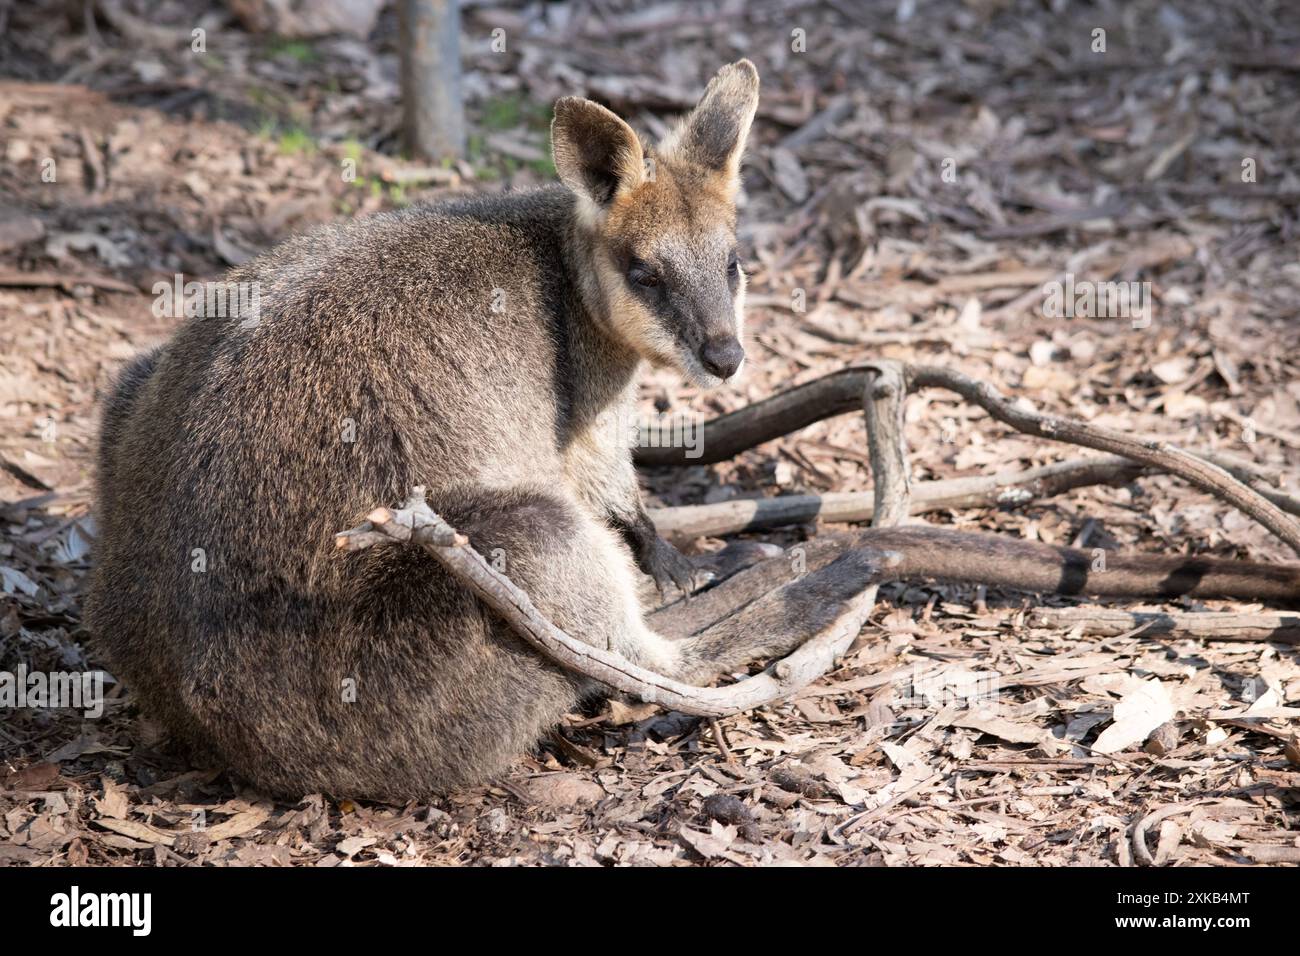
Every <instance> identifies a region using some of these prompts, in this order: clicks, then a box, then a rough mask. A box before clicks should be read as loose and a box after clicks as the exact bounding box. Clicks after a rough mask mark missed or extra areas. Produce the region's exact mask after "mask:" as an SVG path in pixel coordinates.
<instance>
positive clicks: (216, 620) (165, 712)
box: [86, 60, 1061, 800]
mask: <svg viewBox="0 0 1300 956" xmlns="http://www.w3.org/2000/svg"><path fill="white" fill-rule="evenodd" d="M757 102H758V75H757V73H756V72H755V70H754V67H753V65H752V64H750V63H749V62H748V61H743V60H742V61H741V62H739V63H735V64H732V65H730V66H727V67H724V68H723V69H722V70H721V71H720V72H719V73H718V75H717V76H716V77H715V78H714V79H713V81H712V82H711V83H710V84H709V86H708V88H707V90H706V91H705V93H704V95H703V97H702V99H701V100H700V102H699V104H698V105H697V106H696V108H695V110H694V111H693V112H691V113H690V114H689V115H688V116H687V117H686V118H685V119H684V120H683V121H682V122H681V123H680V125H679V126H677V128H676V129H675V130H674V131H673V132H672V133H671V135H669V136H668V137H667V138H666V139H665V140H664V141H663V142H661V143H660V144H659V145H658V146H657V147H653V148H652V147H647V146H644V145H643V144H642V143H641V141H640V140H639V139H638V138H637V136H636V135H635V134H634V133H633V131H632V130H631V129H630V128H629V127H628V125H627V124H626V123H624V122H623V121H622V120H621V119H619V118H618V117H617V116H615V115H614V114H613V113H611V112H610V111H609V110H607V109H605V108H604V107H601V106H599V105H597V104H595V103H592V102H589V101H587V100H583V99H577V98H566V99H562V100H560V101H559V102H558V103H557V104H556V108H555V120H554V125H553V127H552V138H553V143H554V152H555V166H556V169H557V171H558V172H559V176H560V179H561V181H562V185H559V186H555V187H550V188H543V189H539V190H536V191H534V192H528V193H522V194H507V195H502V196H496V197H491V198H481V199H471V200H466V201H459V202H453V203H449V204H443V205H434V206H427V207H417V208H412V209H407V210H405V211H402V212H399V213H391V214H385V215H380V216H376V217H374V218H371V219H368V220H366V221H362V222H355V223H351V224H347V225H342V226H336V227H332V228H327V229H325V230H323V231H320V232H317V233H314V234H311V235H307V236H303V237H299V238H296V239H292V240H290V241H288V242H286V243H284V244H283V245H281V246H280V247H278V248H276V249H274V250H273V251H271V252H269V253H267V254H266V255H264V256H262V257H261V258H259V259H256V260H254V261H252V262H251V263H249V264H247V265H245V266H243V267H242V268H240V269H238V270H236V272H235V273H234V274H233V275H232V277H231V278H232V279H233V280H234V281H238V282H256V283H258V284H259V290H260V314H259V315H258V316H257V320H256V321H251V322H250V321H247V320H245V321H240V319H239V317H235V318H233V319H218V318H194V319H191V320H189V321H187V322H186V323H185V324H184V325H183V326H182V327H181V328H180V329H179V330H178V331H177V333H176V335H175V337H174V338H173V339H172V340H171V341H170V343H168V344H167V345H166V346H164V347H163V348H161V349H159V350H157V351H155V352H152V353H150V354H147V355H144V356H141V357H140V358H139V359H137V360H136V361H135V362H133V363H132V364H131V365H130V366H129V367H128V368H127V369H126V371H125V372H124V373H123V374H122V376H121V378H120V380H119V381H118V383H117V385H116V388H115V391H114V393H113V394H112V396H111V398H110V399H109V401H108V404H107V408H106V410H105V413H104V418H103V426H102V438H101V446H102V447H101V451H100V461H99V476H98V494H99V502H98V508H99V515H100V522H101V529H102V530H101V534H100V537H99V543H98V545H97V553H96V567H95V571H94V576H93V581H92V584H91V589H90V593H89V595H88V597H87V601H86V613H87V620H88V622H89V626H90V628H91V629H92V631H93V633H94V635H95V636H96V638H97V640H99V641H100V642H102V645H103V646H104V647H105V648H106V649H107V650H108V652H109V654H110V657H111V660H112V662H113V666H114V668H115V670H116V671H117V673H118V674H119V676H121V677H122V678H124V679H125V680H126V681H127V682H128V683H129V685H130V686H131V688H132V690H133V692H134V694H135V695H136V698H137V699H138V701H139V702H140V705H141V707H142V708H143V710H144V711H145V712H146V713H148V714H149V715H151V716H153V717H154V718H156V719H158V720H160V721H161V722H162V723H163V724H164V725H165V726H166V727H167V728H168V729H169V730H170V731H171V732H172V733H173V734H174V735H175V736H177V737H179V738H180V739H182V740H184V741H188V742H189V743H190V744H192V745H194V746H196V747H198V748H201V749H203V750H206V751H209V752H212V753H213V754H214V755H215V756H216V757H217V758H218V759H220V760H222V761H224V762H225V763H227V764H228V765H229V766H230V767H231V768H233V769H234V770H235V771H237V772H238V773H239V774H240V775H241V776H242V777H244V778H245V779H247V780H248V781H249V782H251V783H253V784H255V785H256V786H259V787H261V788H264V789H266V790H269V791H272V792H275V793H280V794H286V795H290V796H297V795H301V794H302V793H305V792H312V791H324V792H326V793H329V794H332V795H336V796H344V795H347V796H358V797H381V798H391V799H398V800H401V799H407V798H411V797H418V796H422V795H426V794H429V793H433V792H438V791H445V790H447V789H449V788H452V787H456V786H459V785H463V784H467V783H472V782H475V781H480V780H483V779H485V778H487V777H490V776H491V775H494V774H496V773H497V772H499V771H501V770H502V769H503V768H504V767H506V766H507V765H508V764H509V763H510V762H511V761H512V760H513V759H515V758H516V757H517V756H518V755H519V754H521V753H523V752H525V751H527V750H528V749H529V748H531V747H533V746H534V745H535V744H536V743H537V741H538V740H539V739H540V738H541V737H542V736H543V735H544V734H545V733H546V732H547V731H548V730H549V729H550V728H552V727H553V726H554V725H555V724H556V722H557V721H558V720H559V719H560V717H561V716H562V715H563V714H564V713H565V712H566V711H568V710H570V709H571V708H572V707H573V706H574V705H575V703H576V702H577V700H578V699H579V698H580V697H581V696H582V695H583V694H586V693H589V692H591V691H593V690H595V688H593V687H591V686H589V683H588V682H584V681H583V680H581V679H580V678H578V677H575V676H574V675H572V674H570V673H568V672H566V671H563V670H561V669H560V668H559V667H557V666H554V665H552V664H551V663H550V662H548V661H547V660H545V659H543V658H542V657H541V656H539V655H538V654H537V653H535V652H534V651H533V650H531V649H530V648H529V647H527V646H526V645H524V644H523V643H522V642H521V641H520V640H518V639H517V638H516V637H515V636H514V634H513V633H512V632H511V631H510V630H509V629H508V628H507V627H506V626H505V625H503V624H501V623H500V622H499V621H498V620H496V619H495V617H493V616H492V615H491V614H490V613H488V612H487V611H486V610H485V609H484V608H483V607H482V606H481V605H480V604H479V603H478V601H477V600H476V599H475V598H474V597H473V596H471V595H470V594H469V593H468V592H467V591H465V590H464V589H463V588H462V587H460V586H459V585H458V584H457V583H456V582H454V581H453V580H452V579H451V578H449V577H448V576H447V575H446V573H445V572H443V571H442V570H441V569H440V568H439V567H438V566H437V565H436V563H435V562H434V561H433V560H432V558H431V557H430V556H429V555H427V554H426V553H424V552H422V551H420V550H418V549H402V548H387V549H385V548H375V549H371V550H365V551H360V552H351V553H349V552H341V551H338V550H336V549H335V547H334V540H333V538H334V533H335V532H337V531H339V530H341V529H343V528H347V527H350V526H352V525H355V524H357V523H358V522H359V521H360V520H361V518H362V517H363V516H364V515H365V514H366V513H367V512H368V511H370V510H371V509H372V508H374V507H375V505H376V504H379V503H384V502H394V503H395V502H397V501H399V500H401V499H402V498H403V497H404V496H405V495H406V494H407V492H408V491H409V489H410V488H411V487H412V486H413V485H417V484H418V485H424V486H425V487H426V488H427V489H428V497H429V503H430V505H431V506H432V507H433V508H434V509H435V510H436V511H438V512H439V513H441V514H442V515H443V516H444V517H445V518H446V519H447V520H448V521H449V522H450V523H451V524H452V525H453V526H454V527H456V528H457V529H459V530H460V531H462V532H463V533H465V534H466V535H468V537H469V539H470V541H471V543H472V544H474V545H475V547H477V548H478V550H479V551H481V552H482V553H483V554H485V555H492V556H494V559H499V560H500V561H501V562H502V564H503V570H504V571H505V572H506V573H507V574H508V576H509V577H510V578H511V579H513V580H514V581H515V583H517V584H518V585H519V586H521V587H522V588H523V589H524V590H525V591H527V592H528V594H529V595H530V596H531V598H532V600H533V602H534V604H536V606H537V607H538V608H539V609H540V610H541V611H542V612H543V613H545V614H546V615H547V616H548V617H549V618H550V619H551V620H552V621H554V622H555V623H556V624H557V625H558V626H560V627H561V628H564V629H566V630H567V631H569V633H571V634H573V635H575V636H580V637H583V638H584V639H588V640H593V641H596V640H599V641H601V642H603V643H604V644H605V645H606V646H608V647H609V648H611V649H614V650H617V651H619V652H620V653H622V654H623V655H625V656H626V657H628V658H630V659H632V660H633V661H635V662H636V663H638V664H641V665H643V666H645V667H648V668H652V669H654V670H657V671H660V672H662V673H664V674H668V675H671V676H674V677H677V678H680V679H684V680H688V681H694V682H699V683H705V682H708V681H709V680H711V679H712V678H714V677H716V676H717V675H719V674H722V673H726V672H730V671H734V670H736V669H737V668H739V667H741V666H742V665H744V664H745V663H746V662H748V661H751V660H754V659H757V658H761V657H770V656H775V655H779V654H784V653H786V652H789V651H790V650H792V649H793V648H794V647H795V646H797V645H798V644H799V643H800V642H801V641H802V640H803V639H804V638H806V637H807V636H808V635H809V634H811V633H813V632H815V631H817V630H818V629H819V628H820V627H822V626H824V625H825V624H826V623H827V622H829V621H830V620H832V619H833V618H834V616H835V615H836V614H837V613H838V612H839V611H840V610H841V609H842V607H843V602H844V601H846V600H848V599H850V598H851V597H852V596H853V595H855V594H857V593H858V592H859V591H860V590H861V588H862V587H863V586H864V584H865V583H866V581H867V580H868V578H869V576H870V575H871V573H872V571H873V569H872V567H871V565H870V561H869V559H868V557H867V556H866V552H863V551H860V550H849V551H847V552H845V553H844V554H841V555H840V556H839V557H837V558H835V560H833V561H831V562H830V563H829V564H826V565H825V566H824V567H822V568H820V569H819V570H816V571H815V572H813V573H809V574H807V575H805V576H803V577H801V578H799V579H797V580H792V581H790V582H789V583H786V584H784V585H783V586H781V587H780V588H778V589H776V590H775V591H774V592H773V593H772V594H770V595H768V596H767V599H764V600H761V601H757V602H755V603H753V604H751V605H749V606H747V607H745V608H744V609H742V610H740V611H739V612H737V613H736V614H734V615H731V616H729V617H726V618H724V619H723V620H722V621H720V622H719V623H716V624H714V625H712V626H711V627H708V628H706V629H704V630H703V631H701V632H700V633H698V634H696V635H695V636H691V637H686V638H682V639H680V640H668V639H666V638H664V637H662V636H660V635H658V634H656V633H655V632H654V631H652V630H651V629H650V627H649V626H648V625H647V624H646V623H645V620H644V617H643V609H642V608H641V606H640V604H639V601H638V597H637V588H636V583H637V578H636V571H635V569H636V567H639V568H640V569H642V570H643V571H645V572H647V573H649V574H651V575H653V576H654V577H655V579H656V580H657V581H659V582H661V583H662V582H664V581H675V582H678V583H680V584H683V585H685V584H687V583H688V581H689V573H690V564H689V563H688V562H687V561H686V560H685V559H684V558H683V557H682V556H681V555H679V554H678V553H677V552H676V551H675V550H673V549H672V548H671V547H670V546H668V545H667V544H665V543H664V542H663V541H661V540H660V539H659V538H658V536H657V535H656V534H655V531H654V527H653V525H652V524H651V522H650V521H649V519H648V518H647V516H646V512H645V510H644V508H643V507H642V505H641V502H640V498H639V493H638V489H637V483H636V478H635V475H634V473H633V469H632V463H631V455H630V450H629V448H628V447H627V444H626V438H625V437H622V436H625V435H626V431H625V430H623V429H620V427H619V424H620V421H626V419H627V417H628V416H630V414H631V408H632V403H633V399H634V390H635V385H636V376H637V372H638V369H639V367H640V366H641V365H642V364H643V363H644V362H650V363H653V364H655V365H659V366H669V367H673V368H675V369H678V370H680V371H681V372H682V374H684V375H685V376H687V377H688V378H690V379H691V380H693V381H695V382H697V383H699V384H701V385H712V384H717V383H720V382H722V381H724V380H726V379H728V378H730V377H732V376H733V375H734V374H735V373H736V372H737V371H738V369H739V368H740V365H741V363H742V361H743V359H744V352H743V350H742V347H741V344H740V337H741V320H742V319H741V312H742V302H743V298H744V287H745V278H744V274H743V272H742V271H741V269H740V266H739V264H738V261H737V258H736V252H735V205H734V199H735V195H736V191H737V188H738V176H739V166H740V158H741V153H742V151H743V148H744V144H745V139H746V136H747V133H748V131H749V126H750V123H751V121H752V119H753V116H754V111H755V108H756V105H757ZM651 170H652V171H653V175H651V173H650V171H651ZM934 546H935V547H943V546H944V545H943V544H942V543H940V544H937V545H934ZM997 547H999V548H1004V547H1009V548H1011V551H1012V552H1014V553H1015V554H1019V553H1020V552H1015V549H1014V546H1013V545H1007V544H998V545H997ZM1028 554H1029V557H1028V558H1025V557H1024V555H1022V556H1021V558H1022V559H1023V560H1028V561H1030V562H1032V563H1033V564H1034V565H1035V566H1042V565H1043V563H1044V562H1047V563H1048V571H1049V572H1050V570H1051V567H1052V565H1051V562H1052V561H1053V560H1055V561H1056V562H1057V563H1058V564H1059V563H1060V560H1061V559H1059V558H1056V559H1054V558H1053V557H1052V556H1051V555H1050V554H1047V555H1044V554H1043V553H1039V552H1036V551H1032V550H1031V551H1030V552H1028ZM1007 560H1008V561H1011V560H1012V558H1008V559H1007ZM971 563H972V573H973V575H974V576H976V577H978V572H979V571H980V569H981V568H987V566H988V563H989V557H988V555H980V556H979V560H974V561H972V562H971ZM999 563H1000V564H1002V562H999ZM1004 566H1007V567H1009V566H1010V565H1009V564H1006V565H1004ZM1045 577H1046V578H1047V579H1050V578H1051V574H1050V573H1047V574H1046V575H1045Z"/></svg>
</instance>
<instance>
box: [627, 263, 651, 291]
mask: <svg viewBox="0 0 1300 956" xmlns="http://www.w3.org/2000/svg"><path fill="white" fill-rule="evenodd" d="M627 277H628V279H630V280H631V281H632V282H635V283H636V284H637V285H639V286H644V287H645V288H647V289H653V288H654V287H655V286H657V285H658V284H659V274H658V273H657V272H655V271H654V270H653V269H651V268H650V267H649V266H648V265H646V264H645V263H644V262H634V263H632V265H631V266H630V267H629V268H628V270H627Z"/></svg>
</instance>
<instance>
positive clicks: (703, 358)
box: [700, 336, 745, 381]
mask: <svg viewBox="0 0 1300 956" xmlns="http://www.w3.org/2000/svg"><path fill="white" fill-rule="evenodd" d="M744 361H745V350H744V348H743V347H742V346H741V344H740V341H739V340H738V339H737V338H735V337H734V336H722V337H719V338H714V339H709V340H708V341H707V342H705V343H704V345H703V346H702V347H701V348H700V364H701V365H703V366H704V370H705V371H706V372H708V373H709V374H710V375H716V376H717V377H718V378H720V379H723V380H724V381H725V380H726V379H729V378H731V376H733V375H735V374H736V372H738V371H740V366H741V363H742V362H744Z"/></svg>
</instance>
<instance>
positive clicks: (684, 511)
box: [650, 455, 1300, 538]
mask: <svg viewBox="0 0 1300 956" xmlns="http://www.w3.org/2000/svg"><path fill="white" fill-rule="evenodd" d="M1147 473H1149V469H1147V468H1145V467H1144V466H1142V465H1139V464H1137V463H1135V462H1132V461H1129V460H1128V459H1127V458H1123V457H1121V456H1119V455H1104V456H1099V457H1096V458H1076V459H1072V460H1070V461H1063V462H1056V463H1054V464H1050V465H1044V466H1042V467H1040V468H1028V469H1025V470H1008V471H1001V472H998V473H997V474H995V475H977V476H974V477H970V478H945V479H942V480H940V481H923V482H920V483H918V484H916V485H913V486H912V495H911V502H910V513H911V514H914V515H918V514H927V513H929V512H935V511H947V510H950V509H958V508H996V507H1005V506H1016V507H1021V506H1024V505H1026V504H1028V503H1029V502H1031V501H1033V500H1035V499H1040V498H1047V497H1051V496H1052V495H1058V494H1061V493H1062V492H1065V491H1070V490H1071V489H1074V488H1082V487H1085V486H1088V485H1123V484H1127V483H1128V482H1130V481H1132V480H1133V479H1135V478H1137V477H1139V476H1140V475H1143V474H1147ZM1297 506H1298V507H1300V503H1297ZM874 514H875V494H874V493H869V492H861V491H846V492H831V493H829V494H824V495H782V496H779V497H776V498H746V499H741V500H737V501H722V502H718V503H716V504H710V505H681V506H678V507H675V508H651V509H650V517H651V519H652V520H653V521H654V523H655V528H656V529H657V530H658V531H659V533H660V534H661V535H663V536H664V537H665V538H695V537H700V536H701V535H712V536H719V535H726V534H734V533H736V532H738V531H756V530H759V529H763V528H775V527H779V526H781V525H789V524H801V523H803V522H807V521H824V522H846V523H847V522H859V521H870V520H871V518H872V516H873V515H874Z"/></svg>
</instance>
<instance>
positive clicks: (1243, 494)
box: [908, 365, 1300, 554]
mask: <svg viewBox="0 0 1300 956" xmlns="http://www.w3.org/2000/svg"><path fill="white" fill-rule="evenodd" d="M908 384H909V385H910V386H913V387H918V388H933V387H938V388H946V389H948V390H949V391H953V392H956V393H957V394H958V395H960V396H961V397H962V398H964V399H966V400H967V401H968V402H974V403H975V404H976V405H979V406H980V407H981V408H983V409H984V410H985V411H986V412H988V413H989V414H990V415H992V416H993V417H994V418H996V419H997V420H998V421H1000V422H1002V423H1003V424H1006V425H1010V426H1011V427H1012V428H1015V429H1017V430H1019V431H1022V432H1024V433H1026V434H1028V435H1036V436H1038V437H1039V438H1050V439H1051V440H1052V441H1061V442H1069V443H1070V444H1073V445H1082V446H1084V447H1085V448H1095V449H1096V450H1097V451H1108V452H1111V453H1113V454H1118V455H1123V456H1124V457H1126V458H1131V459H1133V460H1134V461H1140V462H1142V464H1144V465H1150V466H1151V467H1153V468H1159V469H1160V470H1162V471H1167V472H1169V473H1170V474H1173V475H1178V476H1179V477H1180V478H1183V479H1185V480H1186V481H1188V482H1190V483H1191V484H1193V485H1195V486H1196V487H1197V488H1200V489H1201V490H1202V491H1208V492H1209V493H1210V494H1212V495H1215V496H1216V497H1218V498H1220V499H1222V500H1223V501H1226V502H1227V503H1228V504H1230V505H1233V506H1234V507H1236V508H1237V509H1238V510H1240V511H1242V512H1243V513H1244V514H1246V515H1248V516H1250V517H1251V518H1254V519H1255V520H1256V521H1258V522H1259V523H1260V524H1262V525H1263V526H1264V527H1265V528H1267V529H1268V530H1269V531H1271V532H1273V534H1275V535H1277V537H1279V538H1281V539H1282V540H1283V541H1285V542H1286V543H1287V544H1289V545H1290V546H1291V549H1292V550H1293V551H1295V552H1296V553H1297V554H1300V524H1297V523H1296V522H1295V521H1293V520H1292V519H1291V518H1290V517H1289V516H1288V515H1287V514H1286V513H1285V512H1283V511H1282V509H1280V508H1279V507H1277V505H1275V504H1273V503H1272V502H1271V501H1269V500H1268V499H1267V498H1265V497H1264V496H1263V495H1261V494H1259V492H1257V491H1255V490H1254V489H1253V488H1250V487H1249V486H1248V485H1246V484H1244V483H1242V482H1240V481H1238V480H1237V479H1235V478H1233V477H1232V475H1230V474H1228V472H1226V471H1224V470H1223V469H1222V468H1220V467H1219V466H1218V465H1214V464H1211V463H1210V462H1208V461H1206V460H1204V459H1203V458H1197V457H1196V456H1195V455H1192V454H1189V453H1188V452H1185V451H1183V450H1182V449H1181V448H1178V447H1177V446H1175V445H1173V444H1171V443H1169V442H1167V441H1163V440H1160V439H1139V438H1133V437H1131V436H1129V435H1125V434H1123V433H1122V432H1116V431H1112V430H1110V429H1108V428H1102V427H1100V426H1098V425H1089V424H1086V423H1084V422H1080V421H1076V420H1074V419H1072V418H1060V417H1057V416H1055V415H1040V414H1038V413H1037V412H1032V411H1028V410H1027V409H1024V408H1020V407H1018V406H1016V405H1013V404H1012V403H1011V402H1009V401H1008V400H1007V399H1006V398H1005V397H1003V396H1002V395H1001V394H1000V393H999V392H998V391H997V390H996V389H994V388H993V387H992V386H991V385H989V384H988V383H986V382H980V381H977V380H975V379H973V378H970V377H969V376H967V375H963V374H962V373H960V372H954V371H952V370H951V369H946V368H937V367H935V366H929V365H921V366H911V367H909V368H908Z"/></svg>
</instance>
